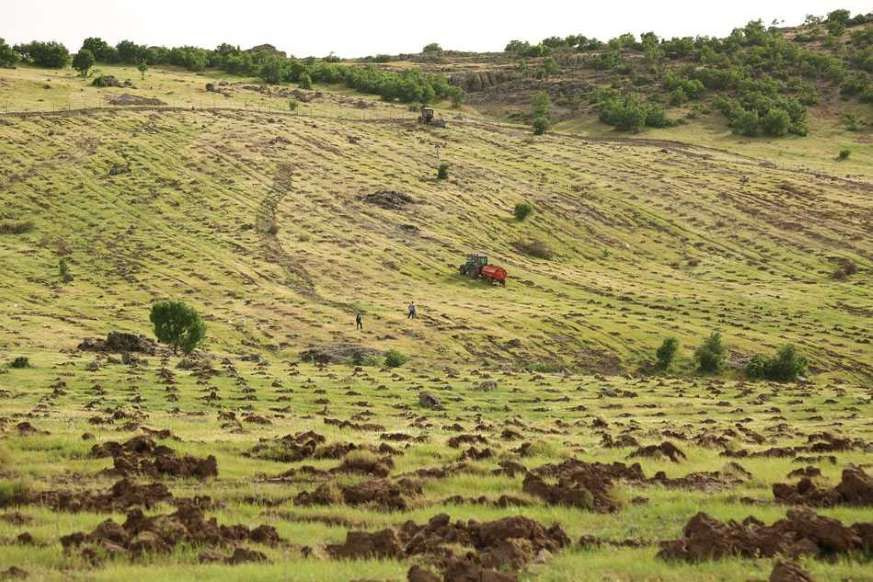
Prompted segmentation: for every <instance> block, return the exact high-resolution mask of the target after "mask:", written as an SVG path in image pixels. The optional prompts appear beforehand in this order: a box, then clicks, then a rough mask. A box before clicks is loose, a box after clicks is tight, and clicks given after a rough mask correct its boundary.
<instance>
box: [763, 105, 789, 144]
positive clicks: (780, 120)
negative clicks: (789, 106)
mask: <svg viewBox="0 0 873 582" xmlns="http://www.w3.org/2000/svg"><path fill="white" fill-rule="evenodd" d="M761 126H762V128H763V130H764V133H765V134H767V135H770V136H773V137H782V136H784V135H786V134H787V133H788V130H789V129H790V128H791V117H790V116H789V115H788V112H787V111H785V110H784V109H780V108H778V107H774V108H772V109H770V110H768V111H767V113H766V114H765V115H764V119H762V120H761Z"/></svg>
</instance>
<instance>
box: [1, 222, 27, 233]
mask: <svg viewBox="0 0 873 582" xmlns="http://www.w3.org/2000/svg"><path fill="white" fill-rule="evenodd" d="M32 230H33V223H32V222H30V221H29V220H0V234H24V233H27V232H30V231H32Z"/></svg>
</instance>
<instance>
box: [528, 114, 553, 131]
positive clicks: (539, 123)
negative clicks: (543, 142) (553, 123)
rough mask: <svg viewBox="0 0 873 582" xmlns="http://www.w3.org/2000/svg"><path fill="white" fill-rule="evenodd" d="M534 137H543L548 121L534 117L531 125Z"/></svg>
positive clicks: (547, 127)
mask: <svg viewBox="0 0 873 582" xmlns="http://www.w3.org/2000/svg"><path fill="white" fill-rule="evenodd" d="M531 126H532V127H533V132H534V135H543V134H544V133H546V131H547V130H548V129H549V120H548V119H546V118H545V117H534V119H533V123H532V124H531Z"/></svg>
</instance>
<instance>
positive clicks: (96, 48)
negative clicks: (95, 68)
mask: <svg viewBox="0 0 873 582" xmlns="http://www.w3.org/2000/svg"><path fill="white" fill-rule="evenodd" d="M82 48H83V49H88V50H89V51H91V53H92V54H93V55H94V58H95V59H96V60H97V62H98V63H114V62H117V61H118V51H117V50H115V47H113V46H111V45H110V44H109V43H107V42H106V41H105V40H103V39H102V38H98V37H96V36H90V37H88V38H86V39H85V40H84V41H83V42H82Z"/></svg>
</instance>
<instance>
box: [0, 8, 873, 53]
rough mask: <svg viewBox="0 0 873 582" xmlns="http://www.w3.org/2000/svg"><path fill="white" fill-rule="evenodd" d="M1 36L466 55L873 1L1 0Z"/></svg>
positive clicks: (71, 44) (695, 29)
mask: <svg viewBox="0 0 873 582" xmlns="http://www.w3.org/2000/svg"><path fill="white" fill-rule="evenodd" d="M0 5H2V17H0V38H5V39H6V40H7V42H9V43H10V44H12V43H19V42H26V41H30V40H35V39H36V40H58V41H61V42H63V43H64V44H65V45H67V48H69V49H70V50H71V51H75V50H76V49H78V48H79V46H81V42H82V39H84V38H85V37H87V36H100V37H102V38H104V39H105V40H107V41H109V42H110V43H112V44H116V43H117V42H118V41H120V40H124V39H129V40H133V41H135V42H137V43H140V44H154V45H166V46H174V45H182V44H192V45H196V46H202V47H205V48H213V47H215V46H216V45H218V44H219V43H221V42H229V43H231V44H236V45H240V46H242V47H243V48H248V47H250V46H253V45H256V44H261V43H270V44H273V45H276V46H277V47H278V48H280V49H282V50H285V51H287V52H288V53H289V54H293V55H296V56H309V55H315V56H323V55H326V54H328V53H329V52H331V51H334V52H335V53H336V54H337V55H339V56H343V57H356V56H365V55H370V54H376V53H389V54H396V53H401V52H418V51H419V50H421V47H422V46H423V45H424V44H427V43H429V42H438V43H440V44H441V45H442V46H443V48H452V49H458V50H502V49H503V47H504V46H505V45H506V43H507V41H509V40H512V39H516V38H517V39H522V40H528V41H531V42H536V41H539V40H541V39H542V38H544V37H547V36H552V35H558V36H566V35H568V34H577V33H581V34H584V35H586V36H595V37H597V38H600V39H602V40H603V39H609V38H611V37H613V36H617V35H618V34H621V33H624V32H633V33H635V34H639V33H641V32H647V31H654V32H655V33H657V34H658V35H659V36H667V37H670V36H685V35H695V34H701V35H718V36H723V35H725V34H728V33H729V32H730V31H731V29H733V28H735V27H738V26H742V25H744V24H745V23H746V22H748V21H749V20H754V19H757V18H761V19H762V20H764V22H765V23H766V24H769V23H770V22H771V21H772V20H773V19H775V18H778V19H780V20H783V19H784V20H785V21H786V24H789V25H790V24H799V23H800V22H802V21H803V18H804V16H805V15H807V14H819V15H823V14H825V13H827V12H829V11H831V10H835V9H837V8H846V9H849V10H851V11H852V13H853V14H855V13H857V12H864V13H866V12H870V11H873V2H871V1H870V0H866V1H857V0H771V1H767V0H763V1H762V0H728V1H726V2H721V1H717V2H712V1H709V2H707V1H706V0H661V1H658V0H634V1H629V0H626V1H624V2H616V1H610V0H598V1H597V2H585V1H584V0H575V1H574V0H562V1H558V0H526V1H518V0H489V1H476V0H436V1H433V2H427V1H414V0H413V1H410V0H402V1H401V0H360V1H354V0H352V1H336V0H334V1H332V2H330V1H323V0H307V1H305V2H295V1H284V2H275V1H274V2H271V1H268V0H0Z"/></svg>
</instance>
